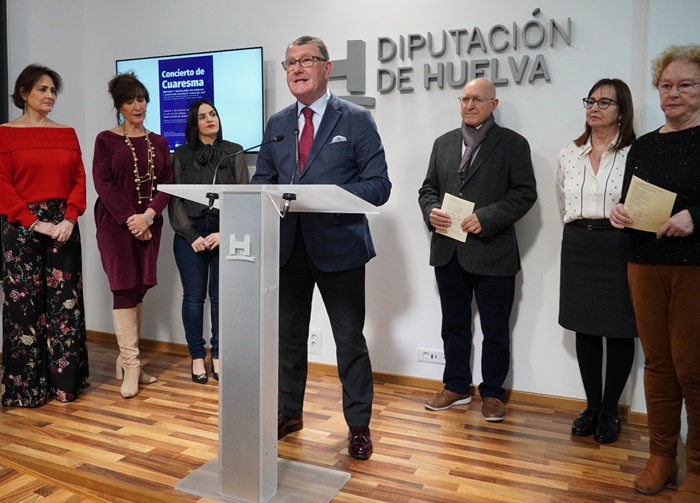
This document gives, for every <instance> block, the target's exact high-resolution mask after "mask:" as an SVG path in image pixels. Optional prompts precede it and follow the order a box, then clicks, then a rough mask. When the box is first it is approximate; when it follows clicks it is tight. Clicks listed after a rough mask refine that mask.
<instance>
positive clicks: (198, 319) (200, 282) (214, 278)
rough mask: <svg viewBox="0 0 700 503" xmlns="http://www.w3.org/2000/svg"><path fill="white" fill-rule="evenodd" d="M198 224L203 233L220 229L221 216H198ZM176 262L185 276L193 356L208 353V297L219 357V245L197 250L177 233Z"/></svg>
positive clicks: (184, 309) (213, 344)
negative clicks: (206, 340) (205, 326)
mask: <svg viewBox="0 0 700 503" xmlns="http://www.w3.org/2000/svg"><path fill="white" fill-rule="evenodd" d="M195 227H196V229H197V231H198V232H199V234H200V235H201V236H202V237H206V236H208V235H209V234H211V233H212V232H219V218H218V216H209V217H203V218H197V219H195ZM173 251H174V252H175V262H176V263H177V268H178V269H179V270H180V279H181V280H182V290H183V295H182V323H183V324H184V326H185V339H186V340H187V347H188V348H189V351H190V356H191V357H192V358H193V359H196V358H204V357H205V356H206V354H207V352H206V349H205V346H206V342H205V341H204V335H203V332H204V330H203V326H204V301H205V300H206V298H207V284H208V291H209V304H210V306H211V340H210V343H211V356H212V358H219V247H218V246H217V247H216V248H214V249H213V250H205V251H202V252H195V251H194V250H193V249H192V246H191V245H190V243H188V242H187V240H186V239H185V238H183V237H182V236H180V235H178V234H176V235H175V241H174V243H173Z"/></svg>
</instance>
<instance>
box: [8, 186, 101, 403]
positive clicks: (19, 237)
mask: <svg viewBox="0 0 700 503" xmlns="http://www.w3.org/2000/svg"><path fill="white" fill-rule="evenodd" d="M28 206H29V210H30V211H31V212H32V213H34V214H35V215H36V216H37V218H38V219H39V220H41V221H44V222H52V223H54V224H57V223H59V222H61V221H62V220H63V215H64V214H65V209H66V204H65V201H63V200H51V201H45V202H41V203H32V204H30V205H28ZM2 251H3V256H2V259H3V260H2V273H3V278H2V287H3V312H2V318H3V341H2V342H3V346H2V364H3V373H2V381H0V389H1V391H2V405H6V406H21V407H39V406H41V405H43V404H44V403H45V402H46V400H47V398H49V397H51V396H53V397H55V398H56V399H58V400H60V401H62V402H71V401H73V400H75V399H76V398H77V396H78V394H79V393H80V392H81V391H82V390H83V389H84V388H87V387H88V386H89V383H88V375H89V371H88V355H87V345H86V342H87V336H86V330H85V309H84V306H83V275H82V251H81V246H80V231H79V229H78V226H77V224H76V226H75V227H74V229H73V234H72V235H71V237H70V239H69V240H68V241H66V242H65V243H58V242H56V241H55V240H53V239H52V238H50V237H49V236H46V235H44V234H39V233H32V232H29V231H28V230H27V229H26V228H24V227H23V226H22V225H21V224H20V223H19V222H8V221H7V218H6V217H4V216H3V217H2Z"/></svg>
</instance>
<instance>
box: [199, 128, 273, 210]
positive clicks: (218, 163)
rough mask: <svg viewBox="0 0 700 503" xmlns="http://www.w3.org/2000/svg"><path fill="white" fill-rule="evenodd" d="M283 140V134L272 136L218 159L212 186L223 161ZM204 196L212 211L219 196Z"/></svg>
mask: <svg viewBox="0 0 700 503" xmlns="http://www.w3.org/2000/svg"><path fill="white" fill-rule="evenodd" d="M282 140H284V135H283V134H278V135H277V136H273V137H272V138H270V139H269V140H268V141H264V142H262V143H260V144H258V145H253V146H252V147H248V148H247V149H245V150H239V151H237V152H234V153H233V154H228V155H225V156H223V157H222V158H221V159H219V162H217V163H216V168H214V179H213V180H212V181H211V184H212V185H216V175H217V174H218V173H219V166H221V163H222V162H224V160H225V159H228V158H230V157H235V156H237V155H238V154H244V153H246V152H250V151H251V150H253V149H256V148H258V147H262V146H263V145H267V144H268V143H275V142H278V141H282ZM206 196H207V197H208V198H209V209H212V208H213V207H214V201H216V200H217V199H219V194H217V193H216V192H207V194H206Z"/></svg>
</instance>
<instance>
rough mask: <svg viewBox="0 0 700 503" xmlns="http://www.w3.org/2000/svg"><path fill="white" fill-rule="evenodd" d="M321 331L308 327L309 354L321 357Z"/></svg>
mask: <svg viewBox="0 0 700 503" xmlns="http://www.w3.org/2000/svg"><path fill="white" fill-rule="evenodd" d="M322 336H323V330H322V329H320V328H315V327H309V354H310V355H321V350H322V349H323V347H322V345H321V342H322V339H323V337H322Z"/></svg>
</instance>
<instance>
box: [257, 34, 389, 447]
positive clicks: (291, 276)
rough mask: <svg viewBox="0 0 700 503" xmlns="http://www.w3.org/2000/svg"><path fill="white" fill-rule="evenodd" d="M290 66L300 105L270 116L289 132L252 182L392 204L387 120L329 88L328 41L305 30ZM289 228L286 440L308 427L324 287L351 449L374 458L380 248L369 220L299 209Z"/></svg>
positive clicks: (282, 336)
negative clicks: (374, 285) (319, 187)
mask: <svg viewBox="0 0 700 503" xmlns="http://www.w3.org/2000/svg"><path fill="white" fill-rule="evenodd" d="M282 66H283V68H284V69H285V70H286V72H287V85H288V86H289V90H290V91H291V93H292V94H293V95H294V97H295V98H296V99H297V102H296V103H294V104H292V105H290V106H289V107H287V108H285V109H284V110H282V111H280V112H277V113H276V114H274V115H273V116H272V117H270V120H269V121H268V123H267V127H266V128H265V134H264V137H263V141H264V142H265V141H269V140H271V139H272V137H274V136H276V135H280V134H282V135H284V136H285V138H284V139H283V140H282V141H280V142H273V143H269V144H267V145H264V146H263V147H261V149H260V153H259V155H258V161H257V164H256V170H255V175H254V176H253V178H252V180H251V183H257V184H278V183H279V184H287V183H296V184H302V185H306V184H334V185H338V186H339V187H341V188H343V189H345V190H347V191H348V192H351V193H352V194H355V195H356V196H358V197H360V198H362V199H364V200H365V201H368V202H370V203H372V204H374V205H376V206H380V205H382V204H384V203H385V202H386V201H387V200H388V199H389V193H390V191H391V183H390V182H389V177H388V174H387V165H386V160H385V157H384V147H383V146H382V142H381V140H380V138H379V134H378V132H377V127H376V125H375V123H374V120H373V119H372V116H371V115H370V113H369V112H368V111H367V110H365V109H364V108H361V107H359V106H357V105H354V104H352V103H349V102H347V101H344V100H341V99H339V98H337V97H336V96H334V95H333V94H331V93H330V91H329V90H328V79H329V77H330V74H331V70H332V68H333V63H332V62H331V61H330V59H329V55H328V49H327V48H326V45H325V44H324V43H323V41H322V40H320V39H318V38H315V37H308V36H304V37H300V38H298V39H296V40H295V41H294V42H292V43H291V44H290V45H289V46H288V47H287V52H286V57H285V60H284V61H283V62H282ZM299 132H301V134H300V135H299ZM297 139H298V140H297ZM297 141H298V142H299V143H298V145H297ZM280 225H281V228H280V266H281V268H280V290H279V303H280V306H279V309H280V313H279V325H280V327H279V402H278V409H279V413H278V422H277V437H278V438H282V437H284V436H285V435H287V434H288V433H291V432H294V431H298V430H300V429H301V428H302V427H303V416H302V410H303V404H304V391H305V388H306V375H307V369H308V361H307V356H308V355H307V341H308V332H309V323H310V321H311V301H312V297H313V291H314V287H315V286H317V287H318V289H319V292H320V293H321V296H322V298H323V302H324V304H325V306H326V311H327V312H328V317H329V319H330V322H331V326H332V328H333V337H334V339H335V344H336V348H337V359H338V374H339V377H340V381H341V383H342V386H343V413H344V415H345V421H346V422H347V424H348V427H349V436H348V438H349V446H348V452H349V453H350V455H351V456H353V457H355V458H358V459H367V458H369V457H370V456H371V455H372V440H371V438H370V431H369V421H370V417H371V414H372V398H373V395H374V389H373V385H372V367H371V364H370V359H369V353H368V350H367V343H366V341H365V337H364V335H363V333H362V330H363V328H364V321H365V264H366V263H367V262H368V261H369V260H370V259H371V258H372V257H374V256H375V255H376V253H375V251H374V245H373V244H372V237H371V236H370V231H369V224H368V221H367V217H365V215H362V214H359V215H353V214H321V213H294V212H292V213H289V214H287V215H286V217H285V218H284V219H283V220H282V222H281V224H280Z"/></svg>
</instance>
